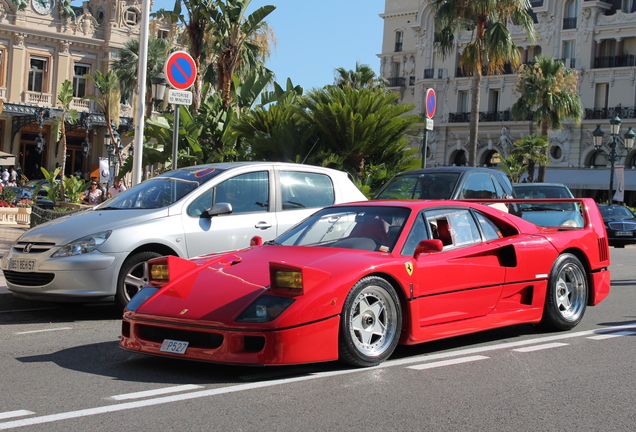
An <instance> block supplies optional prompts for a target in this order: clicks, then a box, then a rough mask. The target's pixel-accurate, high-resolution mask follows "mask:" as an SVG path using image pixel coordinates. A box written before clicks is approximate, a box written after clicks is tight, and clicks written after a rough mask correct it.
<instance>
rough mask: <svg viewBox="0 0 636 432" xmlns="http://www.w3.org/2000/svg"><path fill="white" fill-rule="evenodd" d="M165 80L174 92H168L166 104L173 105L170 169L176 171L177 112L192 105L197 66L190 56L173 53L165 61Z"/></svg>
mask: <svg viewBox="0 0 636 432" xmlns="http://www.w3.org/2000/svg"><path fill="white" fill-rule="evenodd" d="M164 70H165V74H166V79H167V80H168V83H169V84H170V85H171V86H172V87H174V88H175V90H168V103H171V104H174V105H175V107H174V130H173V131H172V169H177V159H178V156H179V111H180V110H181V107H180V105H192V92H189V91H184V90H187V89H188V88H190V87H192V84H194V82H195V81H196V78H197V65H196V63H195V62H194V59H193V58H192V56H191V55H190V54H188V53H187V52H185V51H175V52H173V53H172V54H170V55H169V56H168V58H167V59H166V65H165V67H164Z"/></svg>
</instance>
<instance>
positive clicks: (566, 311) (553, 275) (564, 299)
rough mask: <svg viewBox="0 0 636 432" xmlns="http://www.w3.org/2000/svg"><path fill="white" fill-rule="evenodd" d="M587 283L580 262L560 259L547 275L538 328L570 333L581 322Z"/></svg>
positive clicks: (566, 255) (561, 256)
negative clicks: (548, 277) (548, 278)
mask: <svg viewBox="0 0 636 432" xmlns="http://www.w3.org/2000/svg"><path fill="white" fill-rule="evenodd" d="M587 297H588V281H587V275H586V273H585V268H584V267H583V264H581V261H579V259H578V258H577V257H575V256H574V255H572V254H562V255H560V256H559V257H558V258H557V259H556V261H555V262H554V265H553V266H552V271H551V272H550V280H549V285H548V292H547V294H546V299H545V306H544V310H543V319H542V320H541V323H540V325H541V327H543V328H545V329H547V330H570V329H572V328H574V327H576V325H577V324H578V323H580V322H581V319H582V318H583V314H584V313H585V308H586V306H587Z"/></svg>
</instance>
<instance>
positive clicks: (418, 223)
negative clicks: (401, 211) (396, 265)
mask: <svg viewBox="0 0 636 432" xmlns="http://www.w3.org/2000/svg"><path fill="white" fill-rule="evenodd" d="M430 238H431V237H430V234H429V233H428V231H427V230H426V225H425V224H424V215H423V214H419V215H418V216H417V219H415V222H414V223H413V226H412V227H411V232H410V233H409V236H408V237H407V238H406V242H405V243H404V247H403V248H402V255H413V253H414V252H415V247H416V246H417V244H418V243H419V242H421V241H422V240H426V239H430Z"/></svg>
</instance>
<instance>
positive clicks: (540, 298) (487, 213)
mask: <svg viewBox="0 0 636 432" xmlns="http://www.w3.org/2000/svg"><path fill="white" fill-rule="evenodd" d="M508 201H510V202H513V201H515V200H506V202H508ZM549 201H563V200H549ZM568 201H574V202H577V203H579V205H580V208H581V209H582V214H583V216H584V219H585V221H586V223H585V226H584V227H582V228H549V229H547V228H541V227H538V226H536V225H534V224H532V223H530V222H527V221H525V220H523V219H521V218H520V217H517V216H513V215H511V214H508V213H505V212H502V211H500V210H497V209H495V208H492V207H488V206H485V205H481V204H477V203H471V202H459V201H375V202H373V201H369V202H364V203H362V202H361V203H353V204H341V205H337V206H332V207H329V208H326V209H323V210H321V211H320V212H318V213H317V216H313V217H314V218H315V220H314V221H313V222H312V223H314V222H315V223H316V224H318V223H319V222H318V221H321V223H326V222H329V223H332V222H334V221H335V218H336V216H335V215H342V214H345V213H347V212H350V213H351V214H355V221H356V222H355V223H353V222H352V223H351V225H355V224H360V225H361V224H362V222H358V220H359V219H360V220H362V219H361V218H359V216H360V215H362V216H364V215H371V214H372V213H373V212H375V211H378V212H380V213H381V214H382V215H386V214H397V213H399V214H400V215H405V216H404V217H402V216H400V217H392V218H391V217H383V216H381V217H375V222H378V219H380V220H382V226H383V227H384V228H383V229H380V231H383V232H381V233H380V234H378V235H380V236H384V239H381V240H379V244H380V246H379V247H377V248H376V249H375V250H359V249H352V248H349V247H351V244H352V242H359V238H357V237H356V238H355V239H354V240H351V238H352V237H354V235H353V234H354V232H355V231H356V229H355V228H354V229H353V230H352V231H348V232H347V233H346V234H347V236H345V237H342V238H341V239H340V240H338V241H336V243H337V244H335V245H334V244H333V243H331V244H330V243H329V242H322V243H320V245H318V246H295V245H293V244H294V242H296V243H298V242H301V241H300V240H299V238H300V234H297V233H304V234H303V235H305V236H308V235H309V234H307V232H308V228H306V226H309V225H308V224H309V223H310V222H307V221H309V220H311V219H312V218H309V219H308V220H307V221H306V222H304V223H305V224H306V225H303V223H301V224H299V225H297V226H296V227H294V228H292V229H291V230H290V231H288V232H287V233H286V234H284V235H283V236H281V237H280V239H282V240H281V242H282V243H283V244H282V245H280V244H277V243H273V244H265V245H259V246H252V247H249V248H246V249H243V250H240V251H236V252H232V253H223V254H214V255H207V256H202V257H198V258H195V259H192V260H184V259H181V258H178V257H173V256H168V257H161V258H157V259H155V260H152V261H150V262H149V263H148V265H149V268H150V271H153V272H154V271H155V270H157V271H156V274H157V275H159V276H157V277H155V276H154V274H155V273H152V274H153V276H151V277H150V281H151V283H150V286H149V287H147V288H145V289H144V290H142V291H141V292H140V294H138V296H139V298H135V299H133V300H132V301H131V303H130V304H129V308H127V309H126V310H125V311H124V316H123V326H122V338H121V342H120V346H121V347H122V348H124V349H126V350H129V351H135V352H141V353H145V354H154V355H163V356H171V357H178V358H186V359H192V360H201V361H209V362H218V363H231V364H249V365H285V364H297V363H306V362H321V361H331V360H337V359H341V360H345V361H346V362H348V363H351V364H354V365H356V366H371V365H376V364H378V363H380V362H382V361H384V360H385V359H386V358H387V357H388V356H390V354H391V352H392V351H393V349H394V348H395V345H396V344H397V343H401V344H417V343H421V342H426V341H432V340H436V339H442V338H448V337H452V336H457V335H462V334H467V333H473V332H478V331H482V330H487V329H492V328H496V327H502V326H508V325H514V324H521V323H538V324H542V325H544V326H545V327H547V328H550V329H555V330H567V329H570V328H572V327H574V326H575V325H577V324H578V322H580V320H581V318H582V316H583V313H584V311H585V307H586V306H593V305H596V304H598V303H599V302H601V301H602V300H603V299H604V298H605V297H606V296H607V295H608V294H609V290H610V272H609V270H608V266H609V264H610V261H609V248H608V243H607V238H606V234H605V228H604V224H603V221H602V218H601V216H600V213H599V211H598V208H597V206H596V204H595V203H594V201H593V200H591V199H580V200H568ZM330 212H331V213H330ZM338 212H341V213H338ZM382 212H383V213H382ZM320 215H322V216H320ZM436 215H437V216H436ZM440 215H441V216H444V215H446V216H448V215H451V216H452V217H454V218H456V219H455V220H454V221H455V222H454V223H455V225H454V227H453V228H454V229H455V231H462V230H465V231H462V232H460V233H459V234H462V235H463V234H466V233H467V232H468V231H469V227H472V228H470V229H472V231H471V232H470V233H469V234H470V235H472V236H473V237H472V238H473V240H471V241H472V242H473V243H469V244H466V245H463V246H462V245H461V244H460V243H459V241H458V239H459V238H460V237H461V235H458V233H457V232H455V233H454V234H453V239H454V241H455V243H454V244H445V243H443V242H444V240H443V239H440V237H438V236H439V233H438V231H441V230H442V228H443V224H442V221H443V218H441V219H440ZM451 216H448V217H449V218H451ZM435 217H438V219H435ZM348 220H350V221H353V220H354V218H353V217H351V218H350V219H348ZM449 220H452V218H451V219H449ZM387 221H388V222H387ZM396 221H397V222H396ZM457 221H459V222H457ZM467 221H468V223H467ZM427 222H428V223H427ZM392 223H393V224H400V232H399V234H398V235H397V236H395V237H394V239H393V240H389V233H390V232H391V224H392ZM377 225H380V224H377ZM335 226H336V224H335V223H334V225H333V227H335ZM475 226H477V227H478V229H477V230H475V228H474V227H475ZM489 226H490V227H491V228H492V232H494V233H496V235H495V234H492V232H491V228H488V227H489ZM333 227H332V229H333ZM418 227H420V228H418ZM421 227H424V228H425V229H426V231H427V233H428V234H427V235H426V236H425V237H423V238H422V240H424V241H423V242H421V243H419V240H420V238H419V237H418V236H420V237H421V236H422V234H414V233H415V232H416V231H417V229H421ZM303 229H304V230H305V231H303ZM348 229H351V228H348ZM325 232H326V233H329V235H332V232H331V231H325ZM487 233H490V234H487ZM413 238H415V239H416V243H417V245H416V246H415V245H412V246H409V243H413V240H412V239H413ZM323 239H324V237H323ZM479 239H481V240H479ZM365 241H366V240H365ZM338 242H340V243H338ZM301 243H302V242H301ZM356 244H362V243H356ZM340 245H342V246H340ZM413 248H415V249H414V250H412V249H413ZM153 266H155V267H153ZM162 271H163V273H162ZM278 275H281V277H282V278H283V279H281V280H279V279H277V277H278ZM290 275H291V277H292V279H293V277H298V278H302V282H301V288H297V287H295V288H293V289H292V288H289V286H291V285H294V283H296V282H297V281H296V280H295V279H294V280H292V281H291V282H289V284H290V285H289V286H287V285H286V284H287V283H288V282H287V280H286V279H285V278H284V277H286V276H290ZM298 280H300V279H298ZM146 290H148V291H146ZM261 303H262V304H261ZM283 303H284V304H283ZM272 317H273V318H272ZM270 318H271V319H270ZM258 320H262V322H257V321H258ZM179 342H181V343H183V344H185V345H186V346H187V347H186V348H184V349H182V350H181V349H180V348H178V347H177V348H178V349H175V350H170V349H166V347H167V344H170V343H174V344H177V343H179ZM162 347H163V350H162ZM177 352H179V353H177Z"/></svg>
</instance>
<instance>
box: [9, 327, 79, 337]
mask: <svg viewBox="0 0 636 432" xmlns="http://www.w3.org/2000/svg"><path fill="white" fill-rule="evenodd" d="M58 330H73V327H57V328H52V329H43V330H31V331H24V332H18V333H13V334H17V335H23V334H29V333H42V332H50V331H58Z"/></svg>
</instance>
